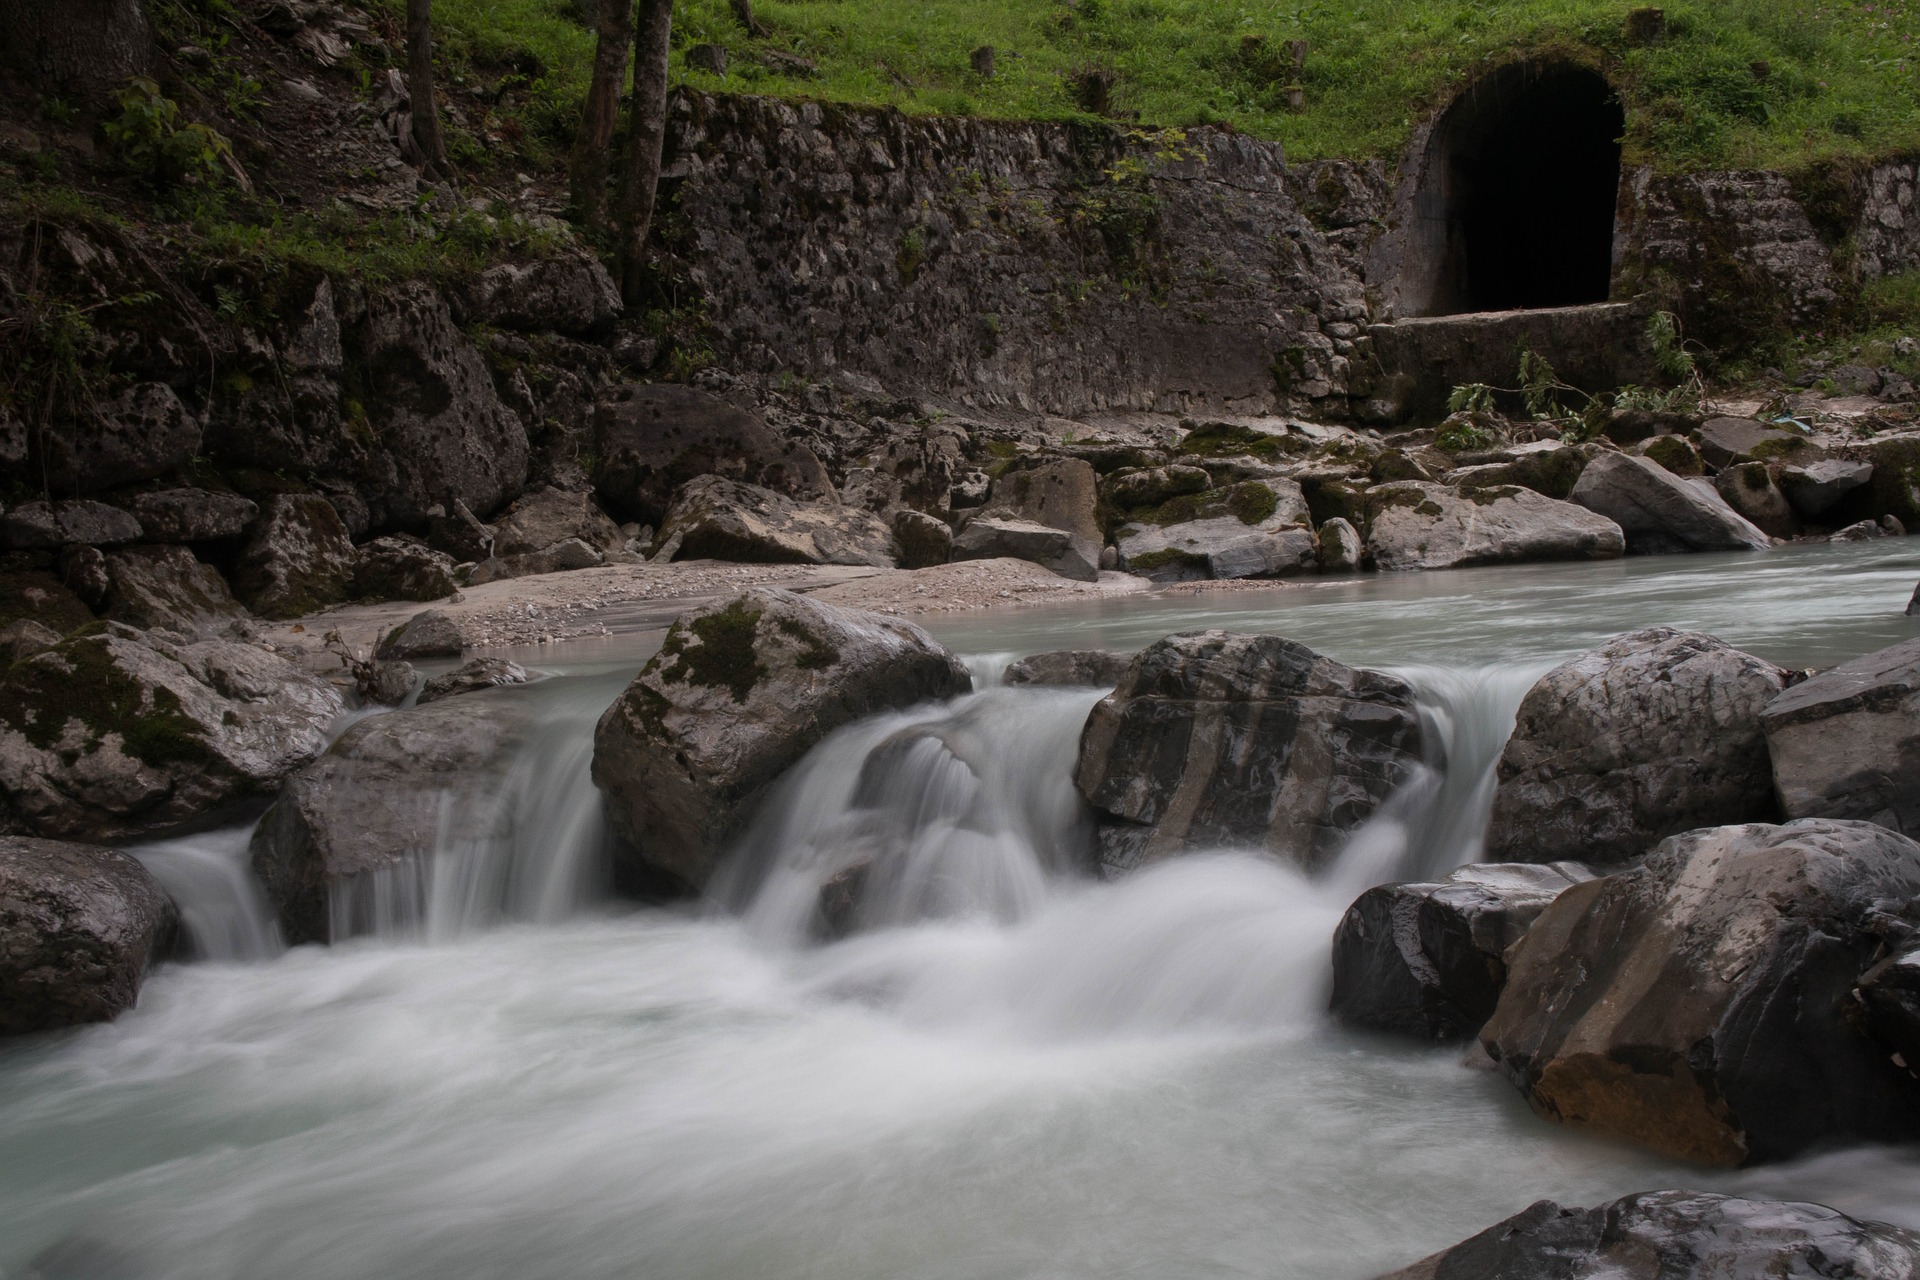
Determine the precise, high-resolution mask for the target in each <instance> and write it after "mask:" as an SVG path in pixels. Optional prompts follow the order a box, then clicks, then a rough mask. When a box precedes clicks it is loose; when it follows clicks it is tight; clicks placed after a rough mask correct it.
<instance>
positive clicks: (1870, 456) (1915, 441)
mask: <svg viewBox="0 0 1920 1280" xmlns="http://www.w3.org/2000/svg"><path fill="white" fill-rule="evenodd" d="M1849 452H1850V453H1851V455H1852V456H1853V457H1855V458H1857V459H1858V460H1859V461H1861V462H1870V463H1872V464H1873V475H1872V477H1871V478H1870V479H1869V480H1868V481H1867V483H1866V484H1864V485H1862V486H1860V487H1859V488H1857V489H1855V490H1854V491H1853V492H1852V493H1849V494H1847V495H1846V496H1845V497H1844V498H1843V499H1841V500H1840V501H1839V502H1838V503H1837V504H1836V505H1835V506H1834V507H1833V509H1832V511H1831V512H1830V513H1829V514H1828V517H1827V520H1826V521H1825V522H1824V523H1827V524H1847V523H1851V522H1853V521H1856V520H1865V519H1878V518H1880V517H1881V516H1892V517H1894V518H1895V519H1897V520H1898V521H1900V523H1901V524H1903V525H1905V526H1906V527H1907V528H1909V529H1920V436H1911V435H1909V436H1891V437H1888V438H1886V439H1882V440H1870V441H1868V442H1867V443H1866V444H1863V445H1856V446H1854V447H1853V448H1852V449H1851V450H1850V451H1849Z"/></svg>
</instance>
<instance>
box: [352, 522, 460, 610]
mask: <svg viewBox="0 0 1920 1280" xmlns="http://www.w3.org/2000/svg"><path fill="white" fill-rule="evenodd" d="M457 589H458V588H457V587H456V586H455V585H454V581H453V557H452V556H450V555H448V554H447V553H446V552H444V551H435V550H434V549H433V548H432V547H429V546H428V545H427V544H426V543H424V542H421V541H420V540H419V539H417V538H409V537H406V536H404V535H400V534H396V535H394V536H392V537H387V538H375V539H374V540H373V541H372V542H369V543H366V544H365V545H363V546H361V547H360V548H358V549H357V550H356V551H355V552H354V557H353V577H352V579H351V580H350V582H349V583H348V587H347V590H348V592H349V594H351V595H352V596H354V597H355V598H356V599H361V600H420V601H426V600H445V599H446V598H447V597H448V596H450V595H452V594H453V593H454V592H455V591H456V590H457Z"/></svg>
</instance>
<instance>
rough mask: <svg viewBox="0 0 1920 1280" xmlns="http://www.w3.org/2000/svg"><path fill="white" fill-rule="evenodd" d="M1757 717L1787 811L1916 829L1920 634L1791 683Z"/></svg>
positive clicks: (1919, 808) (1919, 811) (1919, 825)
mask: <svg viewBox="0 0 1920 1280" xmlns="http://www.w3.org/2000/svg"><path fill="white" fill-rule="evenodd" d="M1761 723H1762V725H1763V727H1764V729H1765V732H1766V737H1767V749H1768V752H1769V753H1770V755H1771V758H1772V761H1773V783H1774V786H1775V788H1776V789H1777V791H1778V793H1779V797H1780V807H1781V809H1782V810H1784V811H1785V813H1786V815H1787V816H1788V817H1789V818H1863V819H1865V820H1867V821H1869V822H1877V823H1879V824H1880V825H1881V826H1883V827H1891V828H1892V829H1893V830H1895V831H1904V832H1906V833H1907V834H1908V835H1920V639H1916V640H1907V641H1903V642H1902V643H1900V644H1896V645H1893V646H1892V647H1890V648H1886V649H1881V650H1880V651H1878V652H1877V653H1870V654H1868V655H1867V656H1866V657H1864V658H1855V659H1854V660H1853V661H1852V662H1844V663H1841V664H1840V665H1839V666H1837V667H1834V668H1833V669H1831V670H1829V671H1823V672H1821V673H1820V674H1819V675H1817V676H1814V677H1812V678H1811V679H1809V680H1806V681H1804V682H1803V683H1801V684H1797V685H1795V686H1794V687H1793V688H1791V689H1788V690H1787V691H1786V692H1785V693H1782V694H1781V695H1779V696H1778V697H1776V698H1774V699H1773V700H1772V701H1771V702H1769V703H1768V704H1767V707H1766V710H1765V713H1764V714H1763V716H1762V718H1761Z"/></svg>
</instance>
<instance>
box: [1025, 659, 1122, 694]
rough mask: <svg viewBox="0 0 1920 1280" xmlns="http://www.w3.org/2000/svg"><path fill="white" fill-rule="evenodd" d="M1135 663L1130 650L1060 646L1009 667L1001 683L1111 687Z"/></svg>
mask: <svg viewBox="0 0 1920 1280" xmlns="http://www.w3.org/2000/svg"><path fill="white" fill-rule="evenodd" d="M1132 664H1133V655H1132V654H1130V653H1109V652H1108V651H1106V650H1104V649H1059V650H1056V651H1054V652H1052V653H1036V654H1033V655H1031V656H1029V657H1025V658H1022V659H1020V660H1019V661H1018V662H1016V663H1014V664H1013V665H1012V666H1009V667H1008V668H1007V671H1006V674H1005V675H1004V676H1002V677H1001V683H1003V684H1011V685H1055V686H1068V687H1085V688H1088V689H1111V688H1112V687H1113V686H1114V685H1116V684H1119V683H1120V681H1121V680H1122V679H1123V678H1124V677H1125V676H1126V674H1127V668H1128V667H1129V666H1131V665H1132Z"/></svg>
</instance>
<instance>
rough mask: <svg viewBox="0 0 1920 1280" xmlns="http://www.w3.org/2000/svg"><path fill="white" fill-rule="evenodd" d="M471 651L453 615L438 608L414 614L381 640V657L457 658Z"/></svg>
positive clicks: (379, 651) (379, 649)
mask: <svg viewBox="0 0 1920 1280" xmlns="http://www.w3.org/2000/svg"><path fill="white" fill-rule="evenodd" d="M466 651H467V638H466V637H465V636H463V635H462V634H460V628H459V627H458V626H457V625H455V623H454V621H453V619H452V618H449V617H448V616H447V615H446V614H444V613H442V612H441V611H440V610H438V609H423V610H421V611H420V612H419V613H416V614H414V615H413V616H412V617H411V618H408V619H407V620H406V621H405V622H403V623H401V624H400V626H399V628H398V629H397V630H395V631H394V632H393V633H392V634H391V635H389V636H387V637H386V638H385V639H383V640H382V641H381V642H380V645H379V648H378V649H377V650H376V651H375V654H374V656H375V657H379V658H407V659H413V658H457V657H459V656H460V655H461V654H463V653H465V652H466Z"/></svg>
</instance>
